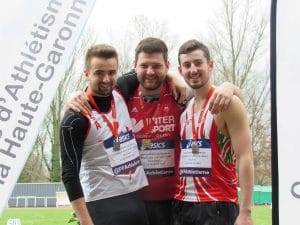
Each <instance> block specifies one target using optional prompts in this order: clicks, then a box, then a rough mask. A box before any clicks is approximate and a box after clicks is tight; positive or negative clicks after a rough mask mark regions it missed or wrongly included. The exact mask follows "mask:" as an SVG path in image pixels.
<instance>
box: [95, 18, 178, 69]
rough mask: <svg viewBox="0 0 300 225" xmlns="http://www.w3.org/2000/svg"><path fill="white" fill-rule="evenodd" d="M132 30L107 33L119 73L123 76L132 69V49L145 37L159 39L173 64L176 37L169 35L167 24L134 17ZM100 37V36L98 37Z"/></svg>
mask: <svg viewBox="0 0 300 225" xmlns="http://www.w3.org/2000/svg"><path fill="white" fill-rule="evenodd" d="M132 23H133V29H128V30H126V31H125V33H123V34H120V32H119V31H118V32H113V31H110V32H108V36H109V39H110V41H109V42H110V43H111V44H112V45H113V46H115V47H116V48H117V50H118V53H119V73H120V74H124V73H126V72H128V71H129V70H130V69H132V68H133V61H134V49H135V46H136V45H137V44H138V42H139V41H140V40H142V39H143V38H146V37H156V38H160V39H162V40H163V41H165V43H166V44H167V46H168V49H169V56H171V57H170V60H171V61H172V62H174V63H175V60H176V58H175V57H172V56H174V54H175V50H176V49H175V47H176V46H177V43H178V37H177V36H176V35H172V34H171V33H170V30H169V27H168V23H167V22H166V21H159V20H156V19H150V18H148V17H146V16H144V15H136V16H134V17H133V18H132ZM99 36H101V35H99Z"/></svg>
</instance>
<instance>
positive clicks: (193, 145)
mask: <svg viewBox="0 0 300 225" xmlns="http://www.w3.org/2000/svg"><path fill="white" fill-rule="evenodd" d="M192 153H193V154H199V147H198V145H197V142H193V143H192Z"/></svg>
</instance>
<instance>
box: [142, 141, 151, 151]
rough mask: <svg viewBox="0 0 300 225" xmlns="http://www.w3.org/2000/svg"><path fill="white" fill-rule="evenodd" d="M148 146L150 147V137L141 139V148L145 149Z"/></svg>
mask: <svg viewBox="0 0 300 225" xmlns="http://www.w3.org/2000/svg"><path fill="white" fill-rule="evenodd" d="M150 147H151V139H143V140H142V150H145V149H147V148H150Z"/></svg>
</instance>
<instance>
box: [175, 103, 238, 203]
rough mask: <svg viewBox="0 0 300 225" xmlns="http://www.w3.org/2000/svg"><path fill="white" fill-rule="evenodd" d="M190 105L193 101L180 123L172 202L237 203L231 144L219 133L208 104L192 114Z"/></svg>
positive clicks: (236, 181)
mask: <svg viewBox="0 0 300 225" xmlns="http://www.w3.org/2000/svg"><path fill="white" fill-rule="evenodd" d="M193 105H194V99H192V100H191V101H190V103H189V104H188V106H187V108H186V110H185V111H184V112H183V113H182V115H181V119H180V124H181V131H180V135H181V150H180V157H179V158H180V159H179V160H180V162H179V168H178V171H179V179H178V180H177V187H176V195H175V199H178V200H182V201H190V202H211V201H224V202H235V203H237V202H238V194H237V185H238V180H237V175H236V169H235V167H236V158H235V154H234V151H233V149H232V146H231V141H230V139H229V138H227V137H225V136H224V135H222V134H221V133H220V132H219V131H218V129H217V126H216V123H215V121H214V118H213V115H212V114H211V113H210V111H209V110H208V104H207V105H206V107H204V108H203V109H202V110H201V111H202V113H201V111H200V112H195V113H193ZM201 114H202V115H201ZM192 120H194V122H192ZM193 124H194V127H195V128H194V129H193ZM193 130H194V132H193ZM195 131H196V132H195ZM195 133H196V135H195ZM195 139H196V140H195ZM195 144H196V146H195Z"/></svg>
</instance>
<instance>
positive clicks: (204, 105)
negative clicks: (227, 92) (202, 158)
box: [192, 87, 214, 141]
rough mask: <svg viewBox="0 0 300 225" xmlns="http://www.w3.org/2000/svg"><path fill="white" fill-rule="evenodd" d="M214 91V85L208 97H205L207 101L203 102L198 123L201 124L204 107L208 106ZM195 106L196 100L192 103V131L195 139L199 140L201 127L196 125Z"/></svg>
mask: <svg viewBox="0 0 300 225" xmlns="http://www.w3.org/2000/svg"><path fill="white" fill-rule="evenodd" d="M213 92H214V87H211V88H210V89H209V91H208V94H207V96H206V99H205V102H204V103H203V105H202V107H201V110H200V115H199V118H198V124H200V122H201V120H202V117H203V112H204V109H205V107H206V106H207V103H208V101H209V99H210V97H211V95H212V94H213ZM194 106H195V100H194V102H193V105H192V131H193V139H194V141H197V138H198V133H199V127H200V126H198V127H197V129H196V127H195V119H194V113H195V111H194Z"/></svg>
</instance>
